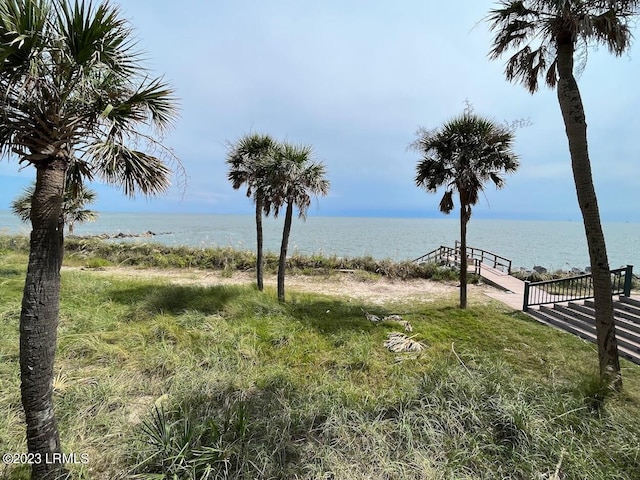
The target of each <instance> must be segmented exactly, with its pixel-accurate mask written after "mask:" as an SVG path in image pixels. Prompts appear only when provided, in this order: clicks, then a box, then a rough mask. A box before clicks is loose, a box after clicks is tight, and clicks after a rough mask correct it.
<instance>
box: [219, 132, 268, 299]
mask: <svg viewBox="0 0 640 480" xmlns="http://www.w3.org/2000/svg"><path fill="white" fill-rule="evenodd" d="M275 146H276V142H275V141H274V140H273V139H272V138H271V137H270V136H269V135H260V134H257V133H254V134H250V135H245V136H243V137H241V138H240V139H239V140H238V141H237V142H236V143H235V144H230V145H229V149H228V153H227V160H226V162H227V165H228V167H229V171H228V174H227V177H228V178H229V181H230V182H231V184H232V185H233V188H234V189H235V190H237V189H239V188H240V187H242V186H243V185H246V186H247V197H253V201H254V203H255V205H256V237H257V241H256V243H257V254H256V276H257V282H258V290H260V291H262V290H263V288H264V283H263V265H264V261H263V252H262V245H263V240H262V214H263V212H264V196H265V189H264V188H263V186H262V183H261V180H262V179H263V178H264V177H265V176H266V169H268V162H269V159H270V158H271V153H272V151H273V149H274V147H275Z"/></svg>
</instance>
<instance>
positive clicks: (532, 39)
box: [488, 0, 640, 390]
mask: <svg viewBox="0 0 640 480" xmlns="http://www.w3.org/2000/svg"><path fill="white" fill-rule="evenodd" d="M499 5H500V7H499V8H496V9H494V10H491V11H490V13H489V16H488V21H489V22H490V23H491V29H492V31H494V32H495V38H494V39H493V48H492V49H491V52H490V57H491V58H492V59H496V58H499V57H501V56H502V55H503V54H505V53H506V52H507V51H509V50H512V49H513V50H515V51H516V52H515V53H514V54H513V55H512V56H511V57H510V58H509V60H508V61H507V66H506V69H505V75H506V77H507V80H509V81H516V82H520V83H522V84H523V85H524V87H525V88H526V89H527V90H529V92H531V93H534V92H535V91H536V90H537V89H538V82H539V80H540V79H544V82H545V83H546V84H547V85H548V86H549V87H551V88H556V90H557V94H558V103H559V104H560V110H561V112H562V118H563V120H564V124H565V129H566V134H567V139H568V141H569V152H570V154H571V167H572V170H573V178H574V182H575V188H576V192H577V196H578V203H579V205H580V210H581V212H582V218H583V223H584V229H585V234H586V237H587V245H588V247H589V258H590V261H591V272H592V275H593V290H594V301H595V318H596V335H597V343H598V356H599V364H600V377H601V379H602V381H603V382H604V383H605V384H606V385H607V386H608V387H610V388H612V389H614V390H620V389H621V388H622V377H621V376H620V361H619V358H618V346H617V341H616V334H615V324H614V322H613V305H612V299H611V274H610V269H609V260H608V257H607V249H606V244H605V239H604V234H603V231H602V225H601V222H600V213H599V210H598V200H597V197H596V191H595V188H594V186H593V179H592V175H591V163H590V160H589V152H588V148H587V123H586V118H585V113H584V107H583V104H582V99H581V97H580V90H579V89H578V83H577V82H576V79H575V77H574V73H573V69H574V57H575V54H576V53H577V52H579V51H583V52H584V51H585V50H586V48H587V46H589V45H597V44H601V45H605V46H606V47H607V48H608V49H609V51H610V52H611V53H613V54H614V55H616V56H620V55H622V54H623V53H624V52H625V51H626V50H627V49H628V47H629V42H630V40H631V32H630V28H629V25H630V23H631V22H632V21H633V18H634V17H635V16H636V15H637V14H638V9H639V6H640V1H638V0H616V1H613V0H525V1H501V2H499ZM583 58H586V57H583Z"/></svg>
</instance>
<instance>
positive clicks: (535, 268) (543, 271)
mask: <svg viewBox="0 0 640 480" xmlns="http://www.w3.org/2000/svg"><path fill="white" fill-rule="evenodd" d="M533 270H534V271H535V272H537V273H541V274H542V273H547V269H546V268H544V267H541V266H540V265H536V266H535V267H533Z"/></svg>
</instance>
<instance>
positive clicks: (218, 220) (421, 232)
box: [0, 211, 640, 271]
mask: <svg viewBox="0 0 640 480" xmlns="http://www.w3.org/2000/svg"><path fill="white" fill-rule="evenodd" d="M604 230H605V236H606V240H607V249H608V252H609V261H610V264H611V266H612V268H613V267H619V266H622V265H627V264H630V265H634V266H636V269H635V270H636V271H640V224H637V223H605V224H604ZM146 231H152V232H155V233H157V234H158V235H156V236H155V237H153V239H149V238H137V239H132V240H129V241H136V242H150V241H153V242H157V243H162V244H167V245H187V246H192V247H210V246H230V247H233V248H236V249H243V250H253V249H254V248H255V223H254V217H253V216H252V215H192V214H179V215H166V214H151V213H101V214H100V216H99V218H98V220H97V221H96V222H95V223H87V224H83V225H78V226H76V234H77V235H93V234H100V233H118V232H123V233H143V232H146ZM28 232H29V228H28V226H27V225H25V224H22V223H20V221H19V220H18V219H17V218H16V217H15V216H13V215H12V214H11V213H9V212H6V211H3V212H0V233H23V234H28ZM458 232H459V222H458V220H457V219H456V218H454V217H452V218H438V219H416V218H412V219H404V218H402V219H401V218H349V217H309V218H308V219H307V221H306V222H303V221H301V220H299V219H297V218H294V223H293V227H292V232H291V239H290V242H289V252H290V253H301V254H324V255H332V254H333V255H337V256H343V257H355V256H364V255H370V256H372V257H374V258H378V259H383V258H390V259H393V260H411V259H414V258H416V257H418V256H420V255H422V254H424V253H427V252H428V251H431V250H433V249H435V248H437V247H438V246H440V245H450V246H453V244H454V242H455V240H457V239H458V238H459V233H458ZM281 234H282V219H281V218H280V219H273V218H268V219H265V224H264V243H265V248H266V250H268V251H272V252H278V251H279V249H280V239H281ZM468 237H469V238H468V244H469V246H473V247H477V248H483V249H485V250H489V251H491V252H494V253H497V254H499V255H502V256H504V257H507V258H510V259H512V260H513V265H514V267H519V266H522V267H526V268H531V267H533V266H534V265H543V266H545V267H546V268H549V269H568V268H571V267H577V268H581V269H582V268H584V267H586V266H587V265H589V257H588V253H587V246H586V240H585V237H584V230H583V227H582V224H581V223H579V222H548V221H520V220H483V219H472V220H471V222H470V223H469V228H468Z"/></svg>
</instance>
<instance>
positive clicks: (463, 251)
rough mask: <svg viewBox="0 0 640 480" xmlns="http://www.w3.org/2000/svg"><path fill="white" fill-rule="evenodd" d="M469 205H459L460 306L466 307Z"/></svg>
mask: <svg viewBox="0 0 640 480" xmlns="http://www.w3.org/2000/svg"><path fill="white" fill-rule="evenodd" d="M468 208H469V207H468V206H467V205H465V204H462V205H461V207H460V308H462V309H464V308H467V222H468V221H469V216H468V214H467V209H468Z"/></svg>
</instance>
